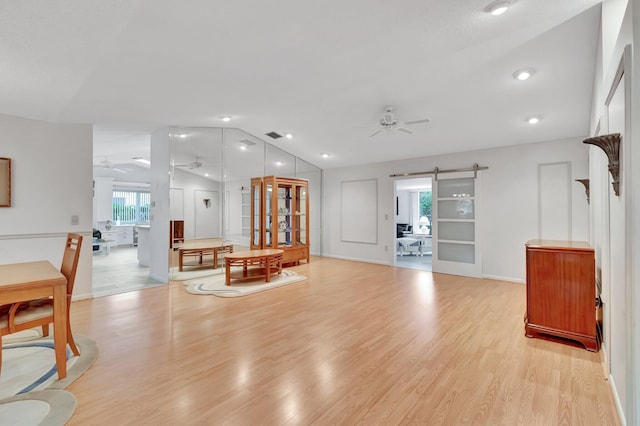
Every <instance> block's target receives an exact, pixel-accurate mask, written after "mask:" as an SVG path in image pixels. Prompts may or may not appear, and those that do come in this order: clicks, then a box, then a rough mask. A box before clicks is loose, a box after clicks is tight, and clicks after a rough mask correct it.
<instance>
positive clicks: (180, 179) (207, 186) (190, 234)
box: [167, 168, 224, 241]
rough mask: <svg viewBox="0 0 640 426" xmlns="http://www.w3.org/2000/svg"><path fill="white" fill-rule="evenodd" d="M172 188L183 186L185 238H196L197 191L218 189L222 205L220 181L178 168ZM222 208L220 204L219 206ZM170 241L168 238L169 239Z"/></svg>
mask: <svg viewBox="0 0 640 426" xmlns="http://www.w3.org/2000/svg"><path fill="white" fill-rule="evenodd" d="M171 188H181V189H183V190H184V197H183V202H184V238H185V239H193V238H195V232H196V228H195V217H196V216H195V215H196V211H195V191H197V190H205V191H216V192H218V197H219V200H220V205H222V197H223V196H224V194H222V193H221V185H220V182H214V181H212V180H211V179H207V178H205V177H202V176H198V175H194V174H193V173H188V172H185V171H183V170H180V169H178V168H176V170H175V174H174V176H173V180H172V181H171ZM218 208H220V206H218ZM167 241H168V240H167Z"/></svg>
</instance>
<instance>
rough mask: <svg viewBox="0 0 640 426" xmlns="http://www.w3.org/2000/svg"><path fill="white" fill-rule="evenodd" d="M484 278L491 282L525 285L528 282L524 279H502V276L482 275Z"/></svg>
mask: <svg viewBox="0 0 640 426" xmlns="http://www.w3.org/2000/svg"><path fill="white" fill-rule="evenodd" d="M482 278H487V279H490V280H498V281H509V282H512V283H520V284H524V283H525V282H526V281H525V280H523V279H522V278H513V277H501V276H500V275H485V274H482Z"/></svg>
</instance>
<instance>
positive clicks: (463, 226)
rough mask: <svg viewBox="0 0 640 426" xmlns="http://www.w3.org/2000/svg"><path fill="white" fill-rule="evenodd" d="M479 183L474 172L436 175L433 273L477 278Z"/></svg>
mask: <svg viewBox="0 0 640 426" xmlns="http://www.w3.org/2000/svg"><path fill="white" fill-rule="evenodd" d="M479 179H480V174H479V173H477V176H476V175H475V174H474V172H464V173H447V174H446V175H444V174H441V175H438V176H437V177H436V179H435V181H434V185H433V208H432V209H433V221H432V222H433V229H432V233H433V272H440V273H445V274H454V275H464V276H469V277H480V276H481V274H482V259H481V251H480V245H479V242H478V210H479V209H478V204H479V199H480V197H479V190H478V189H479Z"/></svg>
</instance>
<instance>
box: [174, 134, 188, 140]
mask: <svg viewBox="0 0 640 426" xmlns="http://www.w3.org/2000/svg"><path fill="white" fill-rule="evenodd" d="M187 135H188V133H177V134H176V136H177V137H179V138H180V139H184V138H186V137H187Z"/></svg>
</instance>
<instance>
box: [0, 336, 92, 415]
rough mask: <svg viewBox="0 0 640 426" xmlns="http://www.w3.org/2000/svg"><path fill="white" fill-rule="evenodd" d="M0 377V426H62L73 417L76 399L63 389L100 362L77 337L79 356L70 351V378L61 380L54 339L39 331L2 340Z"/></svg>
mask: <svg viewBox="0 0 640 426" xmlns="http://www.w3.org/2000/svg"><path fill="white" fill-rule="evenodd" d="M2 340H3V345H2V373H1V374H0V426H2V425H5V424H7V425H8V424H11V425H62V424H65V423H66V422H67V421H68V420H69V419H70V418H71V416H72V415H73V412H74V411H75V408H76V405H77V403H76V399H75V397H74V396H73V395H72V394H71V393H69V392H66V391H62V390H60V389H63V388H65V387H67V386H68V385H70V384H71V383H72V382H73V381H74V380H76V379H77V378H78V377H80V376H81V375H82V373H84V372H85V371H86V370H87V369H88V368H89V367H90V366H91V364H93V362H94V361H95V360H96V359H97V358H98V348H97V346H96V344H95V342H94V341H93V340H91V339H89V338H88V337H85V336H80V335H76V336H75V340H76V344H77V345H78V348H79V350H80V356H79V357H77V356H74V355H73V353H72V352H71V350H70V349H69V348H67V377H66V378H65V379H63V380H58V370H57V368H56V363H55V351H54V345H53V338H52V337H45V338H43V337H41V336H40V334H39V332H38V331H37V330H27V331H25V332H21V333H16V334H13V335H8V336H3V339H2Z"/></svg>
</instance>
